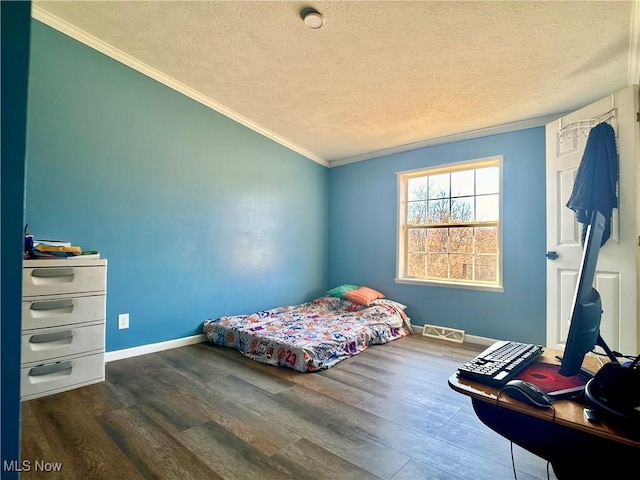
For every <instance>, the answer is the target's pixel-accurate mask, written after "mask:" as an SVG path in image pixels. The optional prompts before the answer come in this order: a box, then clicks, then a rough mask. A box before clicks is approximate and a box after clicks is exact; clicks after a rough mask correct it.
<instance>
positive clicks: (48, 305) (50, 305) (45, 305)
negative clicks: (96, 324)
mask: <svg viewBox="0 0 640 480" xmlns="http://www.w3.org/2000/svg"><path fill="white" fill-rule="evenodd" d="M63 308H71V309H73V300H71V299H70V298H65V299H64V300H48V301H40V302H33V303H31V310H60V309H63Z"/></svg>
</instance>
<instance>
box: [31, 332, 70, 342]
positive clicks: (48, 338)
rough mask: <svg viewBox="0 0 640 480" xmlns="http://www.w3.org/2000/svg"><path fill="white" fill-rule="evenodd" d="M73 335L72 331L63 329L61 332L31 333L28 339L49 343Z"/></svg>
mask: <svg viewBox="0 0 640 480" xmlns="http://www.w3.org/2000/svg"><path fill="white" fill-rule="evenodd" d="M72 337H73V331H71V330H65V331H62V332H53V333H40V334H38V335H32V336H31V338H30V339H29V343H50V342H58V341H60V340H64V339H67V338H72Z"/></svg>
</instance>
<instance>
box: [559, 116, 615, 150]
mask: <svg viewBox="0 0 640 480" xmlns="http://www.w3.org/2000/svg"><path fill="white" fill-rule="evenodd" d="M615 116H616V109H615V108H612V109H611V110H609V111H608V112H605V113H602V114H600V115H597V116H595V117H593V118H590V119H588V120H576V121H575V122H571V123H569V124H567V125H564V126H563V125H562V119H560V128H559V129H558V140H559V141H560V142H562V141H564V139H565V138H571V137H573V136H579V135H584V136H585V137H588V136H589V131H590V130H591V129H592V128H593V127H595V126H596V125H598V124H599V123H602V122H607V121H609V120H611V119H612V118H613V117H615Z"/></svg>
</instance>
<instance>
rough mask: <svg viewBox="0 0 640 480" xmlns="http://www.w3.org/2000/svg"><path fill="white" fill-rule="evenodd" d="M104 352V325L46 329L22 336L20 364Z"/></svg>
mask: <svg viewBox="0 0 640 480" xmlns="http://www.w3.org/2000/svg"><path fill="white" fill-rule="evenodd" d="M92 351H95V352H100V351H104V324H103V323H101V324H99V325H91V326H88V327H66V328H47V329H42V330H38V331H36V332H32V333H29V334H26V335H25V334H23V335H22V363H23V364H25V363H31V362H39V363H42V362H43V361H47V360H49V361H50V360H54V359H56V358H60V357H64V356H67V355H75V354H78V353H85V352H92Z"/></svg>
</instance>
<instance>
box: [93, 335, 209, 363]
mask: <svg viewBox="0 0 640 480" xmlns="http://www.w3.org/2000/svg"><path fill="white" fill-rule="evenodd" d="M206 341H207V337H205V336H204V335H203V334H200V335H193V336H191V337H184V338H176V339H175V340H168V341H166V342H159V343H151V344H149V345H141V346H139V347H133V348H125V349H123V350H115V351H113V352H106V353H105V354H104V361H105V362H106V363H108V362H113V361H115V360H122V359H123V358H130V357H137V356H138V355H146V354H147V353H154V352H161V351H162V350H170V349H172V348H178V347H186V346H187V345H193V344H195V343H202V342H206Z"/></svg>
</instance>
